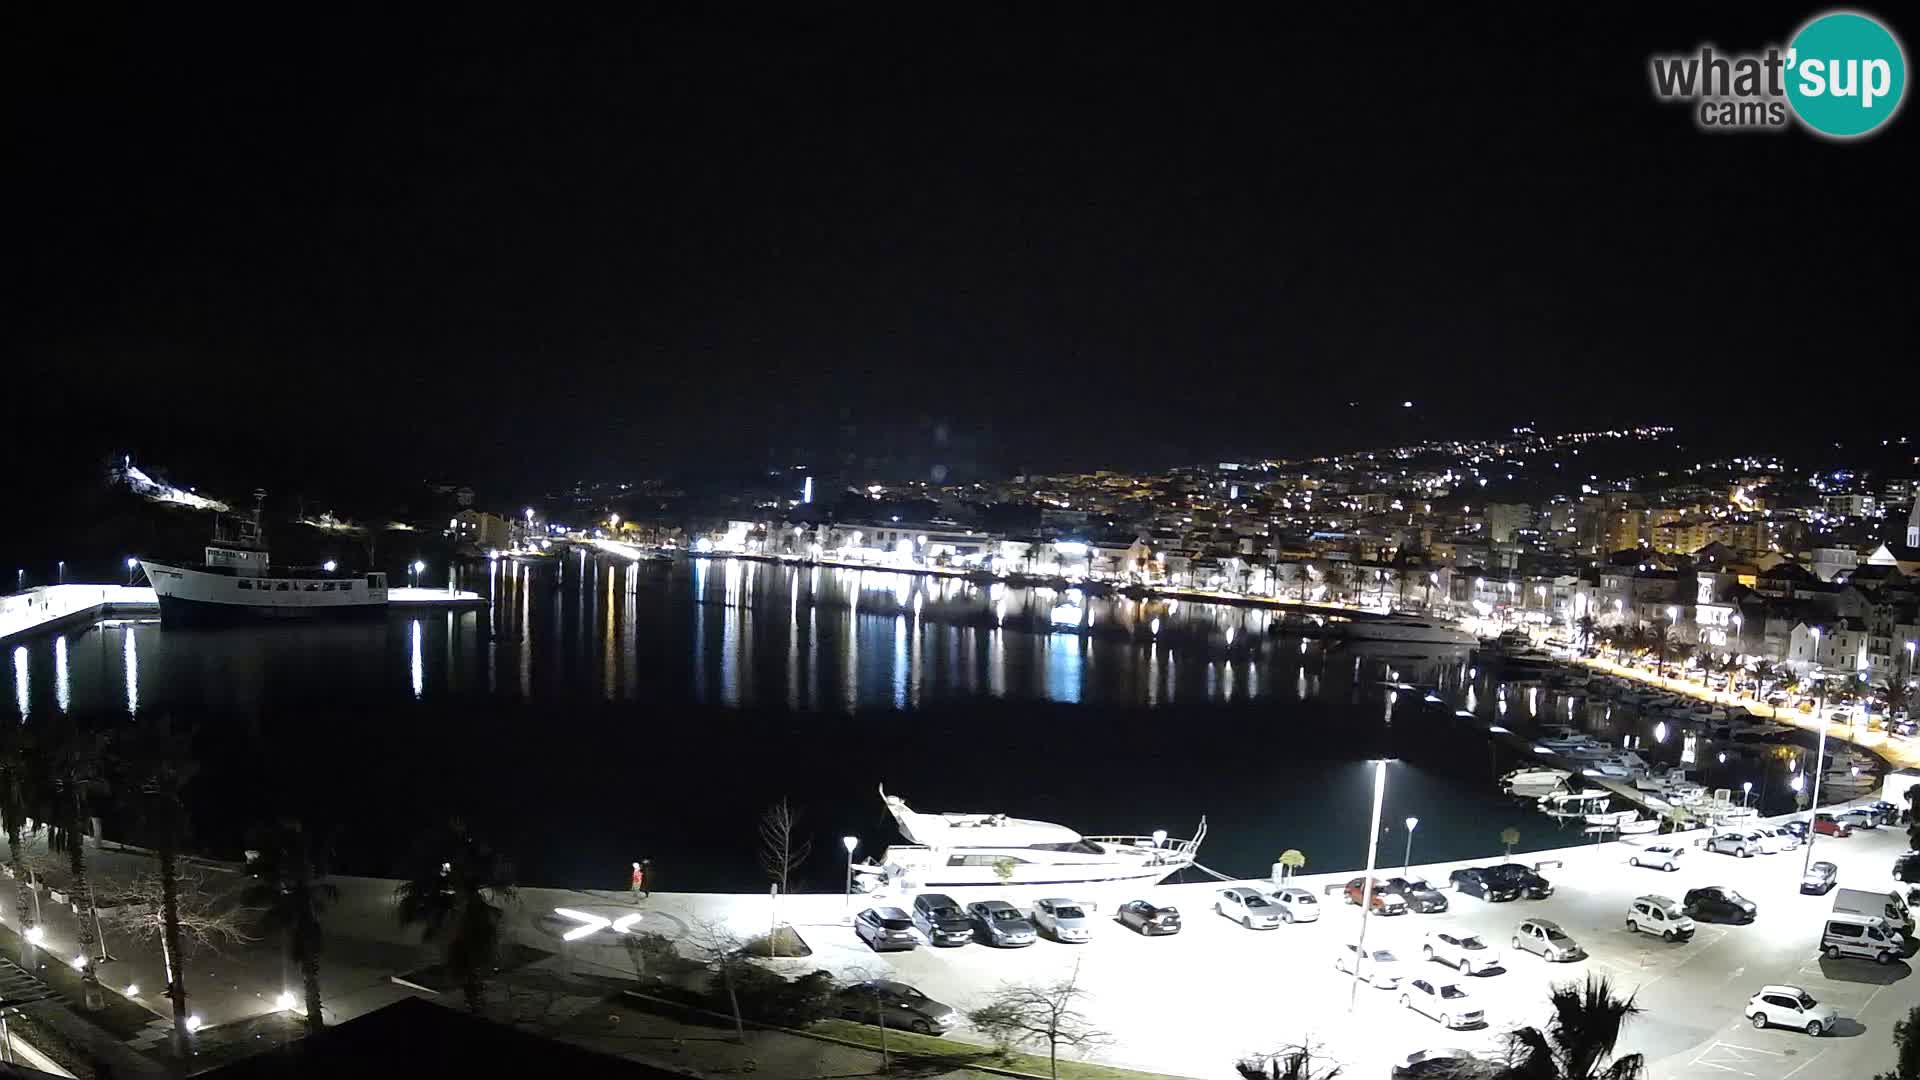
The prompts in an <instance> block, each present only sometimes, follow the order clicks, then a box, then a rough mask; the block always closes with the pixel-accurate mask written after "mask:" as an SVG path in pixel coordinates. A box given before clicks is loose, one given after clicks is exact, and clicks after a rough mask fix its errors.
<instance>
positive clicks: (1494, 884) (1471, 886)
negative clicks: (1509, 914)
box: [1448, 866, 1520, 904]
mask: <svg viewBox="0 0 1920 1080" xmlns="http://www.w3.org/2000/svg"><path fill="white" fill-rule="evenodd" d="M1448 880H1450V881H1452V882H1453V888H1454V891H1456V892H1459V893H1462V894H1464V895H1466V896H1477V897H1479V898H1480V899H1482V900H1485V901H1487V902H1488V903H1490V904H1497V903H1504V902H1506V901H1508V900H1518V899H1520V886H1518V885H1515V884H1512V883H1511V882H1508V881H1507V880H1506V879H1505V878H1502V877H1501V876H1499V875H1498V874H1495V873H1494V872H1493V871H1492V869H1491V868H1489V867H1485V866H1470V867H1468V868H1466V869H1465V870H1455V871H1454V872H1453V873H1452V874H1450V875H1449V876H1448Z"/></svg>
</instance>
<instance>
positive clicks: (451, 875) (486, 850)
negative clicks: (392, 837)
mask: <svg viewBox="0 0 1920 1080" xmlns="http://www.w3.org/2000/svg"><path fill="white" fill-rule="evenodd" d="M515 899H516V889H515V886H514V883H513V868H512V866H510V865H509V864H508V863H507V861H506V860H505V859H504V858H502V857H501V856H500V855H499V853H497V852H495V851H494V850H493V849H492V848H490V847H488V846H487V845H486V844H485V843H483V842H481V841H480V840H477V839H475V838H474V836H473V834H472V833H470V832H468V831H467V827H466V826H465V825H464V824H462V823H461V822H459V821H458V820H455V821H452V822H449V823H448V825H447V828H446V829H445V830H444V831H443V832H440V833H439V834H437V835H436V836H434V837H432V838H431V839H430V841H429V842H428V843H427V844H425V845H423V847H422V850H421V857H420V859H419V862H418V864H417V865H416V866H415V867H414V870H413V873H412V874H411V875H410V876H409V877H408V879H407V880H406V881H403V882H401V883H400V885H399V887H398V888H396V889H395V890H394V901H395V905H396V914H397V915H398V916H399V919H400V925H401V926H418V927H420V938H421V940H422V941H427V942H433V941H438V942H440V943H441V948H442V950H443V956H444V958H445V962H446V966H447V971H448V973H449V974H452V975H454V976H455V977H457V978H458V979H459V980H460V986H461V989H462V990H463V991H464V992H465V993H466V997H467V1008H469V1009H472V1010H473V1011H474V1012H479V1011H480V1008H481V1006H482V1005H483V1004H484V994H485V991H486V978H487V976H488V975H489V974H490V973H491V972H492V970H493V964H494V959H495V957H496V956H497V955H498V954H499V951H500V939H501V936H502V935H501V920H502V918H503V917H504V913H503V912H502V911H501V907H502V906H503V905H506V904H511V903H513V902H514V900H515Z"/></svg>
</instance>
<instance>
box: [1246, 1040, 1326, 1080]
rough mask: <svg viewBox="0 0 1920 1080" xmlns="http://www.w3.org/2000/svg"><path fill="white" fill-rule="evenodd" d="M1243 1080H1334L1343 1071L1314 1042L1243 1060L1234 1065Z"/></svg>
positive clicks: (1286, 1047) (1284, 1047)
mask: <svg viewBox="0 0 1920 1080" xmlns="http://www.w3.org/2000/svg"><path fill="white" fill-rule="evenodd" d="M1233 1068H1234V1071H1235V1072H1237V1073H1239V1074H1240V1076H1241V1077H1242V1080H1334V1078H1335V1077H1337V1076H1339V1075H1340V1074H1341V1072H1342V1071H1343V1068H1342V1066H1341V1065H1340V1064H1339V1063H1337V1062H1330V1061H1328V1060H1327V1057H1326V1055H1325V1054H1324V1053H1322V1052H1321V1050H1320V1047H1319V1046H1318V1045H1316V1044H1313V1043H1305V1042H1303V1043H1299V1044H1296V1045H1294V1046H1283V1047H1281V1048H1280V1049H1278V1050H1275V1051H1274V1052H1273V1053H1271V1054H1263V1055H1261V1056H1259V1057H1252V1058H1243V1059H1241V1060H1240V1061H1238V1062H1236V1063H1235V1064H1234V1067H1233Z"/></svg>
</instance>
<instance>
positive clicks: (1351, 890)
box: [1346, 878, 1407, 915]
mask: <svg viewBox="0 0 1920 1080" xmlns="http://www.w3.org/2000/svg"><path fill="white" fill-rule="evenodd" d="M1366 886H1367V879H1366V878H1354V879H1353V880H1352V881H1349V882H1347V888H1346V895H1347V903H1349V904H1352V905H1353V906H1355V907H1359V906H1360V902H1361V901H1362V900H1363V899H1367V891H1366ZM1385 886H1386V882H1384V881H1381V880H1380V879H1378V878H1375V879H1374V882H1373V895H1372V897H1371V900H1370V902H1371V904H1372V906H1373V912H1374V914H1376V915H1405V914H1406V913H1407V900H1406V897H1403V896H1395V895H1394V894H1393V893H1390V892H1388V891H1387V890H1386V888H1385Z"/></svg>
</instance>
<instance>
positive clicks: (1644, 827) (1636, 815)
mask: <svg viewBox="0 0 1920 1080" xmlns="http://www.w3.org/2000/svg"><path fill="white" fill-rule="evenodd" d="M1587 824H1588V825H1590V826H1598V829H1597V830H1589V831H1603V832H1615V833H1619V834H1621V835H1622V836H1634V835H1637V834H1640V833H1650V832H1657V831H1658V830H1659V828H1660V819H1658V818H1643V817H1641V816H1640V812H1639V811H1638V810H1617V811H1614V812H1613V813H1610V814H1588V815H1587Z"/></svg>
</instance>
